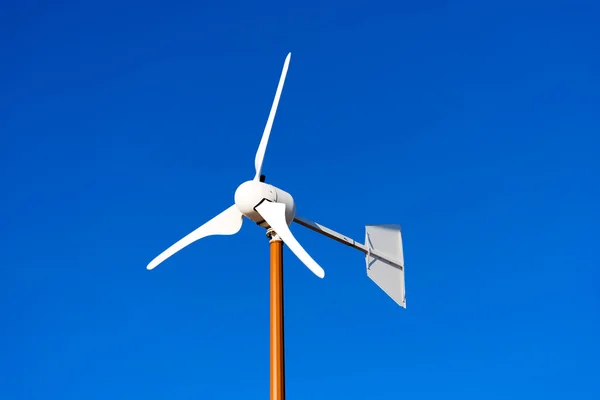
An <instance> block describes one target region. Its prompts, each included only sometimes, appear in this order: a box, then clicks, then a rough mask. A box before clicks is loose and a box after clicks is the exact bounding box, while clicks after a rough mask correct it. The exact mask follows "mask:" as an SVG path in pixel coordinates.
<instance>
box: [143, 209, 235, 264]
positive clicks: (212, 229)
mask: <svg viewBox="0 0 600 400" xmlns="http://www.w3.org/2000/svg"><path fill="white" fill-rule="evenodd" d="M243 217H244V216H243V214H242V213H241V212H240V211H239V210H238V209H237V207H236V206H235V205H233V206H231V207H229V208H228V209H227V210H225V211H223V212H222V213H221V214H219V215H217V216H216V217H214V218H213V219H211V220H210V221H208V222H207V223H205V224H204V225H202V226H201V227H199V228H198V229H196V230H195V231H193V232H191V233H190V234H188V235H187V236H186V237H184V238H183V239H181V240H179V241H178V242H177V243H175V244H173V245H172V246H171V247H169V248H168V249H167V250H165V251H163V252H162V253H161V254H160V255H159V256H158V257H156V258H155V259H154V260H152V261H151V262H150V264H148V266H147V267H146V269H148V270H151V269H154V268H155V267H156V266H157V265H158V264H160V263H161V262H163V261H165V260H166V259H167V258H169V257H171V256H172V255H173V254H175V253H177V252H178V251H179V250H181V249H183V248H184V247H186V246H188V245H190V244H192V243H194V242H195V241H196V240H199V239H202V238H203V237H207V236H212V235H234V234H236V233H238V232H239V231H240V229H241V227H242V223H243V222H244V220H243Z"/></svg>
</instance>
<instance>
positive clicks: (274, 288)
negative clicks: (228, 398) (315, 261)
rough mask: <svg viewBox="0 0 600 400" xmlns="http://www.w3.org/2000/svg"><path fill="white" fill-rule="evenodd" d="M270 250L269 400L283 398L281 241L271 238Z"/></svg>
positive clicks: (280, 399) (283, 399)
mask: <svg viewBox="0 0 600 400" xmlns="http://www.w3.org/2000/svg"><path fill="white" fill-rule="evenodd" d="M269 247H270V252H271V304H270V308H271V313H270V320H271V334H270V343H271V346H270V347H271V400H285V357H284V340H283V242H282V241H281V239H279V238H278V237H277V238H273V239H271V242H270V244H269Z"/></svg>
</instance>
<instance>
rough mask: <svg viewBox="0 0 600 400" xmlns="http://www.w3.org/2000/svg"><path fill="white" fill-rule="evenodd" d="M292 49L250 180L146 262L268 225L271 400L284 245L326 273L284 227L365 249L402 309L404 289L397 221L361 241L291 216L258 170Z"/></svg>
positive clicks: (277, 369) (277, 368)
mask: <svg viewBox="0 0 600 400" xmlns="http://www.w3.org/2000/svg"><path fill="white" fill-rule="evenodd" d="M290 57H291V53H289V54H288V55H287V57H286V59H285V63H284V65H283V71H282V72H281V77H280V79H279V85H278V86H277V92H276V93H275V99H274V100H273V105H272V106H271V112H270V114H269V119H268V120H267V125H266V126H265V130H264V132H263V135H262V139H261V140H260V144H259V146H258V151H257V152H256V158H255V160H254V166H255V169H256V171H255V175H254V179H253V180H250V181H246V182H244V183H242V184H241V185H240V186H239V187H238V188H237V190H236V191H235V195H234V203H235V204H234V205H232V206H231V207H229V208H227V209H226V210H225V211H223V212H221V213H220V214H219V215H217V216H216V217H214V218H213V219H211V220H210V221H208V222H207V223H205V224H204V225H202V226H201V227H199V228H198V229H196V230H195V231H193V232H191V233H190V234H188V235H187V236H185V237H184V238H183V239H181V240H179V241H178V242H176V243H175V244H173V245H172V246H171V247H169V248H168V249H167V250H165V251H164V252H162V253H161V254H160V255H159V256H158V257H156V258H155V259H154V260H152V261H151V262H150V264H148V266H147V267H146V268H147V269H149V270H151V269H153V268H155V267H156V266H157V265H158V264H160V263H162V262H163V261H165V260H166V259H167V258H169V257H170V256H172V255H173V254H175V253H176V252H178V251H179V250H181V249H183V248H184V247H186V246H188V245H189V244H191V243H193V242H195V241H197V240H199V239H202V238H204V237H207V236H211V235H234V234H236V233H237V232H239V230H240V229H241V227H242V222H243V218H244V216H245V217H247V218H248V219H250V220H251V221H254V222H255V223H256V224H258V225H259V226H262V227H264V228H266V229H267V237H268V238H269V239H270V252H271V257H270V266H271V278H270V281H271V282H270V283H271V296H270V297H271V298H270V309H271V311H270V318H271V332H270V351H271V362H270V364H271V386H270V388H271V400H284V398H285V377H284V363H283V360H284V357H283V351H284V350H283V345H284V341H283V243H285V244H286V245H287V246H288V247H289V248H290V250H292V252H293V253H294V254H295V255H296V256H297V257H298V258H299V259H300V260H301V261H302V262H303V263H304V265H306V266H307V267H308V269H310V270H311V271H312V272H313V273H314V274H315V275H317V276H318V277H319V278H323V277H324V276H325V271H323V268H321V267H320V266H319V264H317V263H316V262H315V260H313V258H312V257H311V256H310V255H309V254H308V253H307V252H306V251H305V250H304V248H303V247H302V246H301V245H300V243H298V241H297V240H296V238H295V237H294V235H293V234H292V232H291V231H290V229H289V226H290V225H291V224H292V222H296V223H298V224H300V225H302V226H304V227H306V228H308V229H311V230H313V231H315V232H318V233H321V234H323V235H325V236H327V237H329V238H331V239H334V240H336V241H338V242H340V243H343V244H345V245H348V246H350V247H353V248H355V249H357V250H360V251H361V252H363V253H365V256H366V264H367V276H368V277H369V278H371V279H372V280H373V281H374V282H375V283H376V284H377V285H378V286H379V287H380V288H381V289H382V290H383V291H384V292H385V293H387V295H388V296H390V297H391V298H392V299H393V300H394V301H395V302H396V303H398V304H399V305H400V306H402V307H404V308H406V296H405V290H404V252H403V249H402V232H401V230H400V227H399V226H397V225H367V226H366V235H365V244H361V243H358V242H356V241H355V240H353V239H350V238H349V237H347V236H344V235H341V234H339V233H337V232H334V231H332V230H331V229H328V228H326V227H324V226H322V225H320V224H317V223H316V222H313V221H310V220H307V219H304V218H302V217H300V216H298V215H296V204H295V203H294V199H293V198H292V196H291V195H290V194H289V193H287V192H285V191H283V190H281V189H279V188H277V187H275V186H273V185H269V184H267V183H265V182H264V181H265V177H264V175H262V174H261V172H262V163H263V159H264V156H265V150H266V148H267V142H268V141H269V135H270V133H271V128H272V126H273V120H274V118H275V113H276V111H277V105H278V104H279V98H280V97H281V91H282V89H283V83H284V81H285V77H286V74H287V70H288V67H289V64H290Z"/></svg>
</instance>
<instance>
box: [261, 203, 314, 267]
mask: <svg viewBox="0 0 600 400" xmlns="http://www.w3.org/2000/svg"><path fill="white" fill-rule="evenodd" d="M256 211H258V213H259V214H260V215H261V216H262V217H263V218H264V219H265V221H267V223H268V224H269V226H270V227H271V228H273V230H274V231H275V232H276V233H277V235H279V237H280V238H281V240H283V242H284V243H285V244H286V245H287V246H288V247H289V248H290V250H292V252H293V253H294V254H295V255H296V257H298V258H299V259H300V261H302V262H303V263H304V265H306V266H307V267H308V269H310V270H311V271H312V272H313V273H314V274H315V275H316V276H318V277H319V278H323V277H324V276H325V271H324V270H323V268H321V267H320V266H319V264H317V263H316V262H315V260H313V259H312V257H311V256H310V255H309V254H308V253H307V252H306V250H304V249H303V248H302V246H301V245H300V243H298V241H297V240H296V238H295V237H294V235H292V232H291V231H290V228H289V227H288V224H287V222H286V220H285V204H283V203H271V202H269V201H264V202H262V203H261V204H260V205H259V206H258V207H256Z"/></svg>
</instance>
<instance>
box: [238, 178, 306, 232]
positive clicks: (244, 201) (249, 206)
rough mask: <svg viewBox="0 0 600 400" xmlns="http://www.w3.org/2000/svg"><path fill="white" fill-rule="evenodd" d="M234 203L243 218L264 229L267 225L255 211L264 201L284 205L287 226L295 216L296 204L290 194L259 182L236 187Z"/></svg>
mask: <svg viewBox="0 0 600 400" xmlns="http://www.w3.org/2000/svg"><path fill="white" fill-rule="evenodd" d="M234 201H235V206H236V207H237V209H238V210H239V211H240V212H241V213H242V214H244V216H246V217H247V218H248V219H250V220H252V221H254V222H256V223H257V224H258V225H260V226H262V227H264V228H269V224H268V223H267V222H266V221H265V219H264V218H263V217H262V216H261V215H260V213H259V212H258V211H257V210H256V207H258V206H259V205H260V204H261V203H262V202H264V201H270V202H272V203H282V204H284V205H285V221H286V223H287V224H288V226H290V225H291V224H292V222H294V217H295V216H296V204H295V203H294V198H293V197H292V195H291V194H289V193H288V192H286V191H285V190H282V189H279V188H277V187H275V186H273V185H269V184H267V183H264V182H260V181H255V180H253V181H246V182H244V183H242V184H241V185H240V186H238V188H237V189H236V191H235V195H234Z"/></svg>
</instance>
